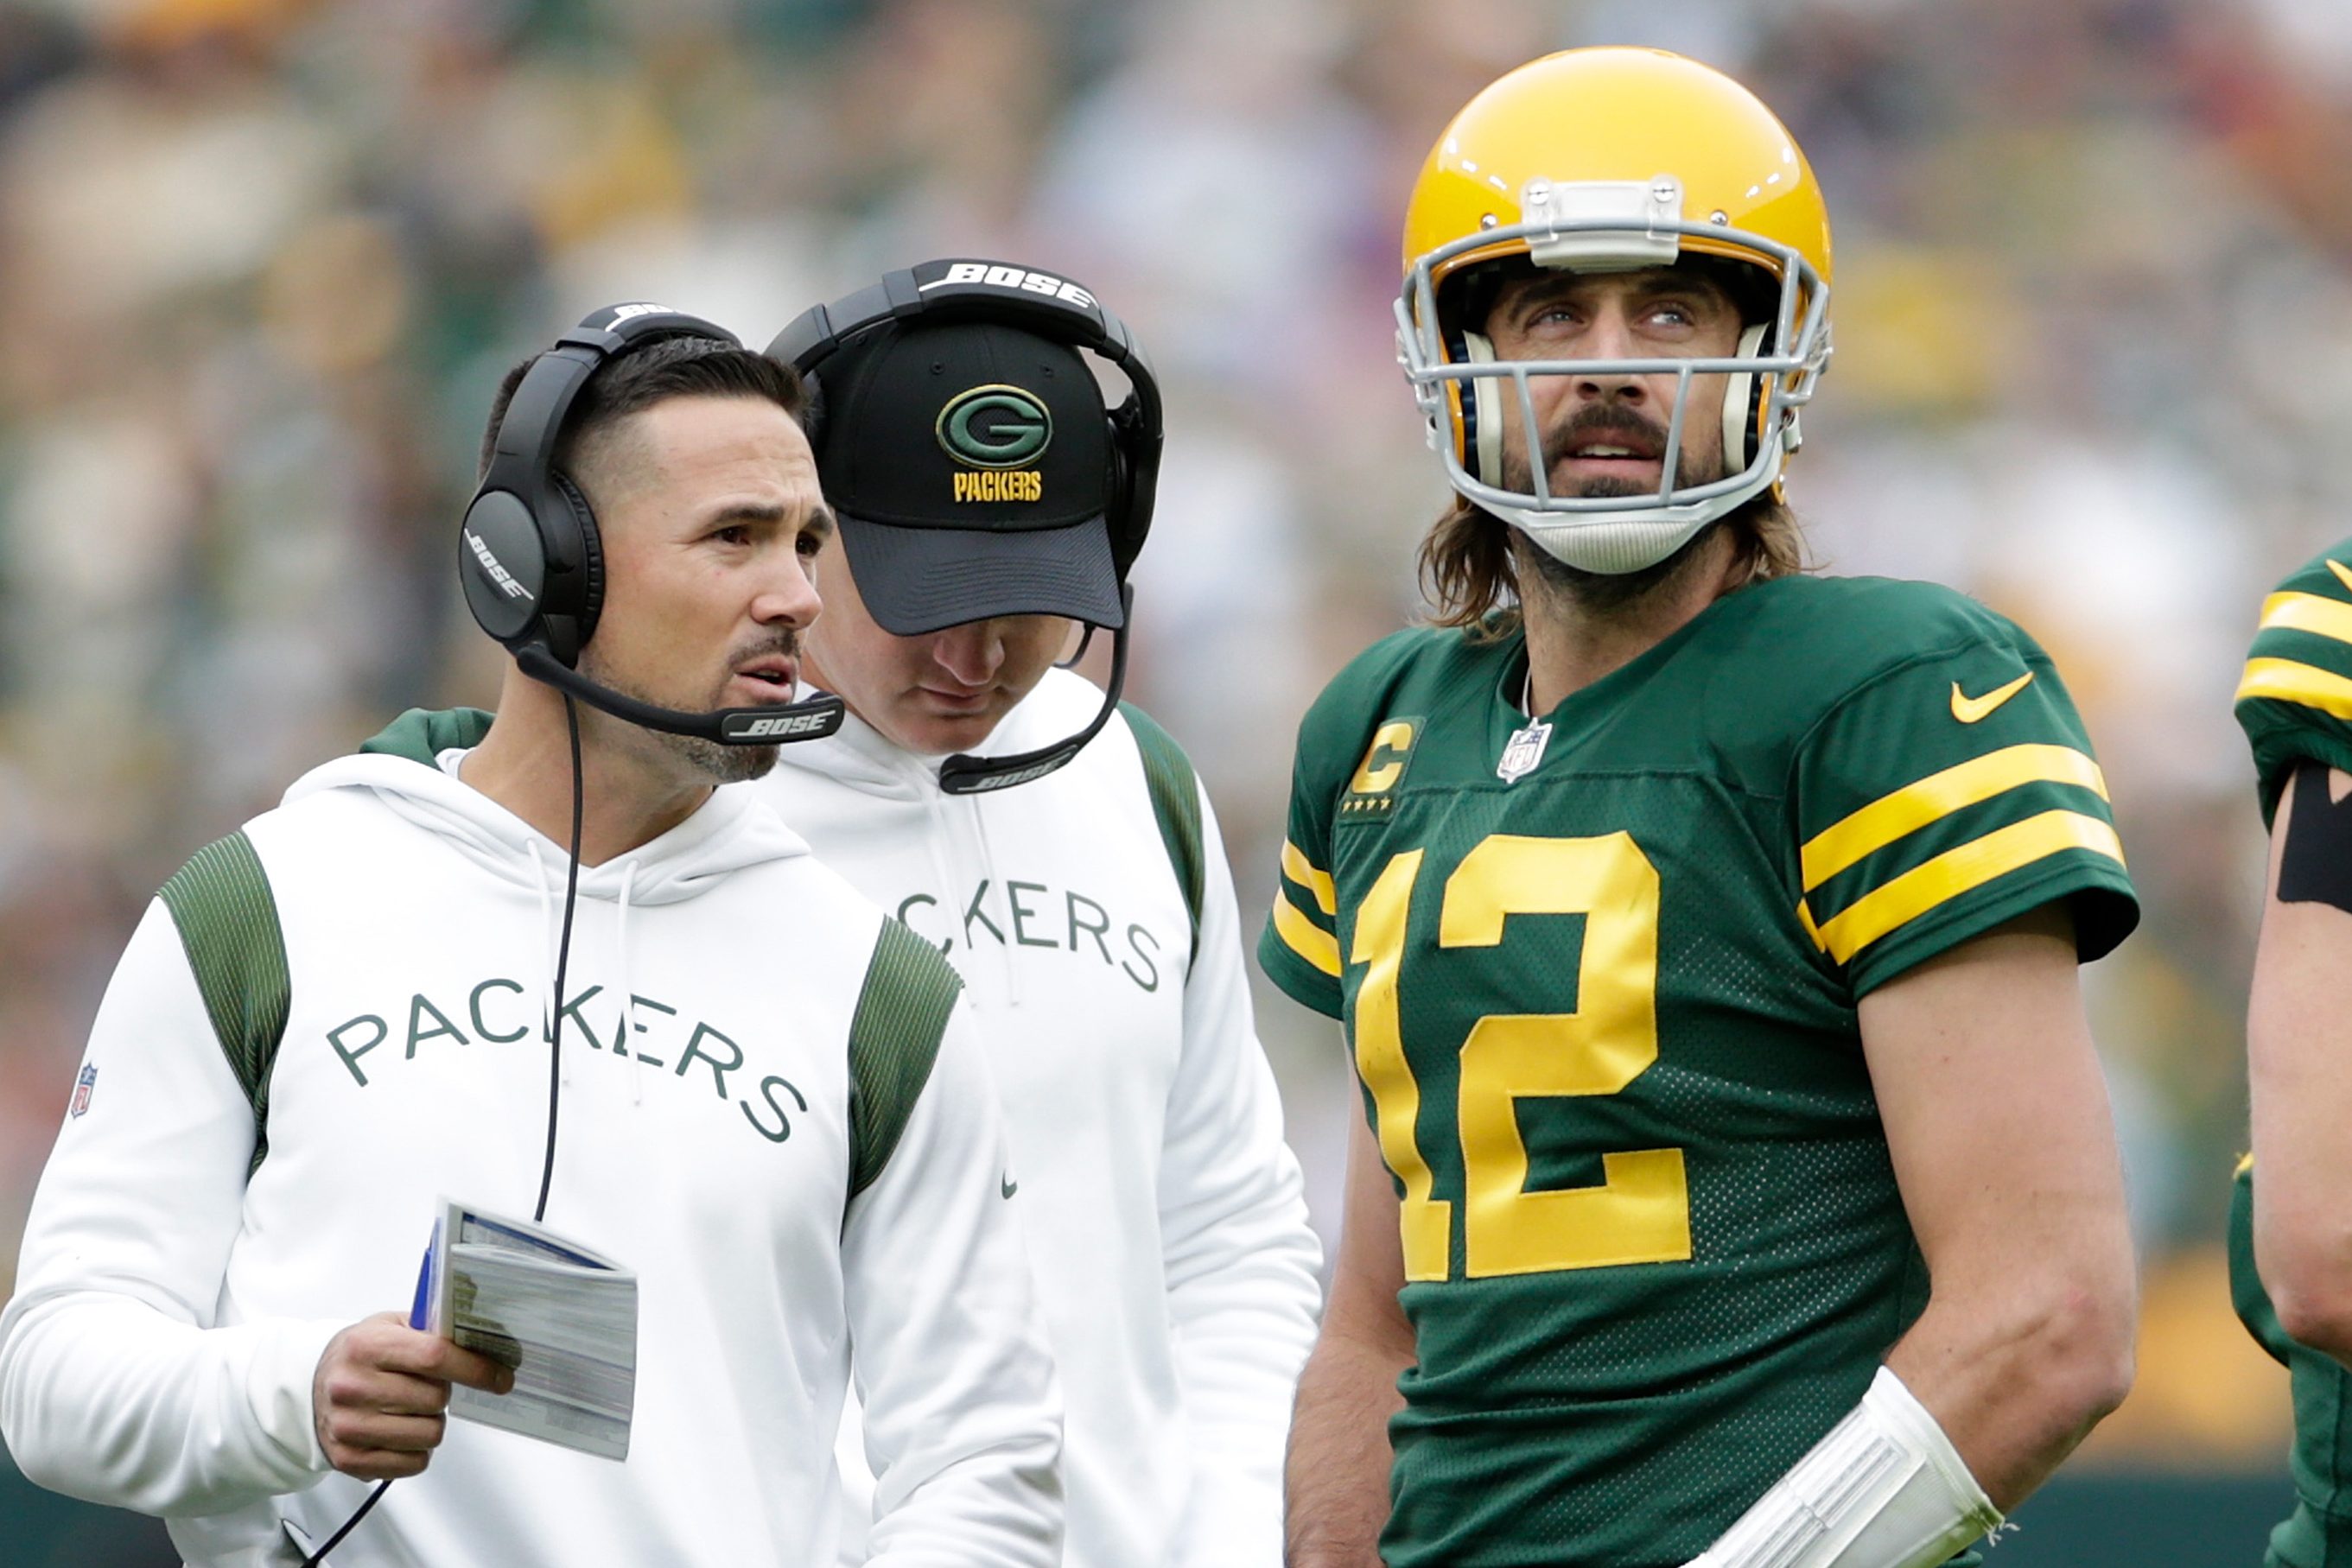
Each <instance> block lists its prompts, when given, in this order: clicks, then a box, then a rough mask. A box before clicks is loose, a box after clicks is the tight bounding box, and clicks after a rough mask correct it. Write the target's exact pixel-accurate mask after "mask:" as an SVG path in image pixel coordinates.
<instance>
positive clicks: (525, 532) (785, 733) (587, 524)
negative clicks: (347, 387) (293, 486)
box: [457, 303, 844, 746]
mask: <svg viewBox="0 0 2352 1568" xmlns="http://www.w3.org/2000/svg"><path fill="white" fill-rule="evenodd" d="M682 337H683V338H712V339H716V340H719V342H722V343H725V344H727V345H729V346H730V347H734V348H740V347H741V343H740V340H738V339H737V338H736V336H735V334H734V333H732V332H730V331H728V330H727V329H725V328H723V327H720V326H717V325H715V324H714V323H712V322H709V321H706V320H703V319H701V318H700V317H698V316H688V315H686V314H685V313H683V312H682V311H677V310H673V309H671V308H668V307H667V306H666V305H649V304H643V303H635V304H624V305H608V306H606V307H604V308H603V309H601V310H595V311H592V312H590V313H589V315H588V316H587V317H586V319H583V320H582V322H581V323H580V325H579V326H577V327H575V328H573V329H572V330H571V331H569V332H566V333H564V334H563V335H562V337H561V338H558V339H557V340H555V346H554V347H553V348H551V349H550V350H547V351H546V352H545V353H543V354H541V355H540V356H539V358H538V359H536V360H534V361H531V366H530V370H528V371H524V372H523V378H522V381H521V382H520V385H518V386H517V387H516V388H515V391H514V396H513V397H512V398H510V399H509V401H508V403H507V408H506V413H504V414H503V415H502V416H501V417H500V418H499V429H498V434H497V435H496V436H495V437H493V438H492V441H491V455H490V462H489V467H488V472H486V473H485V474H484V475H483V476H482V483H481V487H480V488H479V489H478V490H476V491H475V492H474V498H473V500H472V501H471V502H469V503H468V504H467V507H466V520H465V523H464V524H463V526H462V527H460V528H459V529H458V543H457V577H458V580H459V581H460V582H461V583H463V584H464V586H465V590H466V604H467V608H468V609H470V610H471V611H472V612H474V619H475V621H476V622H478V623H479V624H480V626H481V628H482V630H483V631H485V632H488V633H489V634H490V635H491V636H493V637H495V638H497V639H498V640H499V643H503V644H504V645H505V646H506V647H507V649H508V650H509V652H511V653H513V654H514V656H515V663H516V664H518V665H520V667H521V669H522V671H523V673H524V674H527V675H530V676H531V677H532V678H534V679H536V680H541V681H544V682H546V683H547V684H548V685H552V686H555V687H557V688H558V689H560V690H562V691H564V692H568V693H570V694H571V695H573V696H576V697H578V698H579V699H580V700H581V701H583V702H585V703H587V704H589V705H590V706H593V707H597V708H601V709H603V710H604V712H606V713H609V714H611V715H613V716H614V717H616V718H621V719H625V720H627V721H628V722H629V723H631V724H636V725H642V726H644V727H646V728H648V729H659V730H667V731H668V732H670V733H672V734H675V735H692V736H699V737H702V738H704V739H707V740H718V741H723V742H726V743H728V744H730V745H738V746H769V745H774V744H776V743H778V742H781V741H788V740H808V739H813V738H814V737H818V736H821V735H830V734H832V733H833V732H834V731H835V730H836V729H838V728H840V727H841V719H842V714H843V712H844V709H843V707H842V704H841V700H840V699H839V698H838V697H834V696H821V697H815V698H812V699H810V700H809V701H807V702H801V703H780V704H776V705H774V706H762V707H748V708H723V709H720V710H719V711H718V712H715V713H686V712H682V711H679V710H677V709H674V708H664V707H656V706H653V705H652V704H650V703H644V702H639V701H637V700H636V699H635V698H634V697H629V696H625V695H622V694H621V693H619V692H616V691H614V690H612V689H611V688H610V687H607V686H604V685H598V684H597V683H595V682H593V681H591V680H589V679H588V678H587V677H586V676H584V675H582V674H579V673H578V672H577V671H576V670H575V669H573V667H572V666H573V665H574V664H577V663H578V662H579V659H580V650H581V648H582V646H583V645H584V644H585V643H587V641H588V639H589V638H590V637H591V636H593V634H594V632H595V630H596V619H597V617H598V616H599V615H600V614H601V613H602V612H603V611H604V550H603V549H602V546H601V544H600V542H599V540H598V537H597V531H596V517H595V514H594V512H593V511H592V510H591V509H590V508H589V506H588V498H587V497H585V496H583V495H582V494H581V493H580V491H579V488H578V487H577V486H574V485H573V484H572V481H571V480H570V479H569V478H567V477H566V476H564V475H562V474H561V473H558V472H557V471H556V468H555V448H556V444H557V443H558V442H559V441H560V440H561V439H562V434H563V423H564V419H565V416H566V415H568V414H569V413H571V411H572V403H573V402H575V401H577V399H578V398H579V396H580V392H581V390H582V389H583V388H584V387H585V386H586V385H587V384H588V381H589V378H591V377H592V376H593V375H594V374H595V373H596V372H597V371H598V370H600V369H602V368H603V367H604V365H606V364H608V363H610V362H611V361H613V360H614V359H617V358H619V357H620V356H621V355H623V354H625V353H627V352H628V351H629V350H631V349H634V348H637V347H640V346H642V345H644V344H646V343H648V342H653V341H655V340H659V339H663V338H682Z"/></svg>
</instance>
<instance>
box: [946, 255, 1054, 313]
mask: <svg viewBox="0 0 2352 1568" xmlns="http://www.w3.org/2000/svg"><path fill="white" fill-rule="evenodd" d="M942 283H985V284H987V285H988V286H989V287H992V288H1018V289H1022V290H1024V292H1026V293H1030V294H1050V295H1052V296H1053V297H1054V298H1056V299H1066V300H1068V301H1069V302H1070V303H1071V304H1073V305H1077V306H1083V307H1086V308H1092V307H1093V306H1094V303H1095V297H1094V296H1093V295H1091V294H1089V293H1087V291H1086V290H1085V289H1083V288H1081V287H1078V286H1077V285H1076V284H1075V283H1071V282H1067V281H1066V280H1064V279H1062V278H1059V277H1055V276H1054V275H1053V274H1052V273H1050V272H1030V271H1028V270H1026V269H1025V268H1023V267H991V266H990V265H989V264H988V263H986V262H984V261H959V262H955V263H953V264H951V265H950V267H948V275H947V276H946V277H942V278H940V279H938V280H937V281H936V282H931V283H926V284H925V285H923V287H926V288H937V287H940V284H942Z"/></svg>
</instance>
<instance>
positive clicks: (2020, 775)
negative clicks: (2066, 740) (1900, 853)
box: [1801, 745, 2107, 893]
mask: <svg viewBox="0 0 2352 1568" xmlns="http://www.w3.org/2000/svg"><path fill="white" fill-rule="evenodd" d="M2027 784H2079V785H2081V786H2082V787H2083V788H2084V789H2088V790H2090V791H2091V792H2092V793H2094V794H2095V795H2096V796H2098V798H2099V799H2100V800H2105V799H2106V798H2107V781H2106V779H2105V775H2103V774H2101V773H2100V771H2099V765H2098V764H2097V763H2095V762H2094V761H2092V760H2091V759H2090V758H2088V757H2085V756H2084V755H2083V753H2081V752H2079V751H2077V750H2075V749H2074V747H2070V746H2042V745H2026V746H2005V747H2001V748H2000V750H1999V751H1988V752H1986V753H1985V754H1984V755H1983V756H1982V757H1972V758H1969V760H1967V761H1966V762H1962V763H1959V764H1958V765H1957V766H1954V767H1951V768H1945V769H1944V770H1943V771H1942V772H1941V773H1930V774H1929V775H1927V778H1925V779H1920V780H1919V781H1918V782H1917V783H1916V784H1906V785H1905V786H1904V787H1903V788H1902V789H1897V790H1895V792H1894V793H1893V794H1891V795H1885V796H1882V797H1880V798H1879V799H1878V800H1873V801H1872V802H1871V803H1870V804H1869V805H1867V806H1864V808H1863V809H1862V810H1859V811H1856V812H1854V813H1853V815H1852V816H1850V817H1847V818H1846V819H1844V820H1843V821H1840V822H1838V823H1836V824H1835V825H1834V826H1832V827H1829V828H1826V829H1823V830H1822V831H1821V832H1820V833H1819V834H1818V835H1816V836H1815V837H1814V838H1813V839H1811V841H1808V842H1807V843H1806V845H1805V847H1804V849H1803V851H1802V852H1801V858H1802V864H1803V872H1804V878H1805V891H1806V892H1807V893H1811V892H1812V891H1813V889H1815V888H1817V887H1819V886H1821V884H1822V883H1825V882H1827V881H1829V879H1830V878H1832V877H1833V876H1835V875H1837V873H1840V872H1842V871H1843V870H1845V869H1846V868H1847V867H1848V866H1851V865H1853V863H1855V862H1857V861H1860V860H1861V859H1862V858H1863V857H1864V856H1865V855H1870V854H1875V853H1876V852H1878V851H1880V850H1883V849H1885V847H1886V846H1887V845H1889V844H1891V843H1893V842H1894V841H1895V840H1897V839H1899V838H1903V837H1904V836H1906V834H1910V833H1916V832H1917V831H1919V830H1920V829H1921V828H1924V827H1926V826H1927V825H1928V824H1929V823H1930V822H1935V821H1941V820H1942V819H1943V818H1945V817H1948V816H1950V815H1951V814H1952V813H1953V812H1954V811H1957V810H1960V809H1961V808H1962V807H1965V806H1973V805H1975V804H1976V803H1977V802H1978V801H1979V800H1991V799H1992V798H1993V797H1994V796H1995V795H1999V794H2002V793H2005V792H2006V791H2008V790H2011V789H2018V788H2020V787H2021V786H2023V785H2027Z"/></svg>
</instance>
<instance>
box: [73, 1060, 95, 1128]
mask: <svg viewBox="0 0 2352 1568" xmlns="http://www.w3.org/2000/svg"><path fill="white" fill-rule="evenodd" d="M96 1082H98V1063H96V1062H94V1061H93V1062H88V1063H85V1064H84V1065H83V1067H82V1070H81V1076H80V1077H79V1078H77V1079H75V1080H74V1096H73V1107H72V1109H71V1111H70V1114H72V1115H76V1116H79V1115H80V1114H81V1113H83V1112H84V1111H87V1110H89V1091H90V1086H91V1085H92V1084H94V1083H96Z"/></svg>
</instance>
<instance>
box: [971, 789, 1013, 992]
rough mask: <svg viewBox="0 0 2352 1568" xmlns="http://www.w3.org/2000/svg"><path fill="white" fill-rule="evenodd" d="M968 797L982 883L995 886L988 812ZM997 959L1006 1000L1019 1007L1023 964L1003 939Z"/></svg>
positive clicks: (973, 798) (1009, 898) (993, 849)
mask: <svg viewBox="0 0 2352 1568" xmlns="http://www.w3.org/2000/svg"><path fill="white" fill-rule="evenodd" d="M966 799H967V800H969V801H970V802H971V821H972V828H973V831H974V832H975V833H976V834H977V835H978V836H979V839H980V874H981V878H982V883H981V885H982V886H983V887H993V886H995V885H996V851H995V848H994V846H992V844H991V843H990V842H989V840H988V813H987V811H985V810H982V807H981V797H980V796H978V795H971V796H967V797H966ZM1012 896H1013V895H1012V894H1011V892H1010V891H1008V892H1007V893H1006V894H1005V898H1006V900H1007V902H1008V904H1009V902H1010V900H1011V899H1012ZM1005 918H1007V919H1008V920H1009V919H1011V918H1012V916H1011V915H1007V916H1006V917H1005ZM996 961H997V964H998V966H999V967H1002V968H1003V971H1004V1000H1005V1002H1006V1004H1007V1005H1008V1006H1011V1007H1016V1008H1017V1007H1019V1006H1020V1005H1021V966H1020V965H1018V964H1016V963H1014V962H1013V949H1012V947H1011V946H1010V945H1008V944H1007V943H1005V942H1003V941H999V942H998V943H997V954H996Z"/></svg>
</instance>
